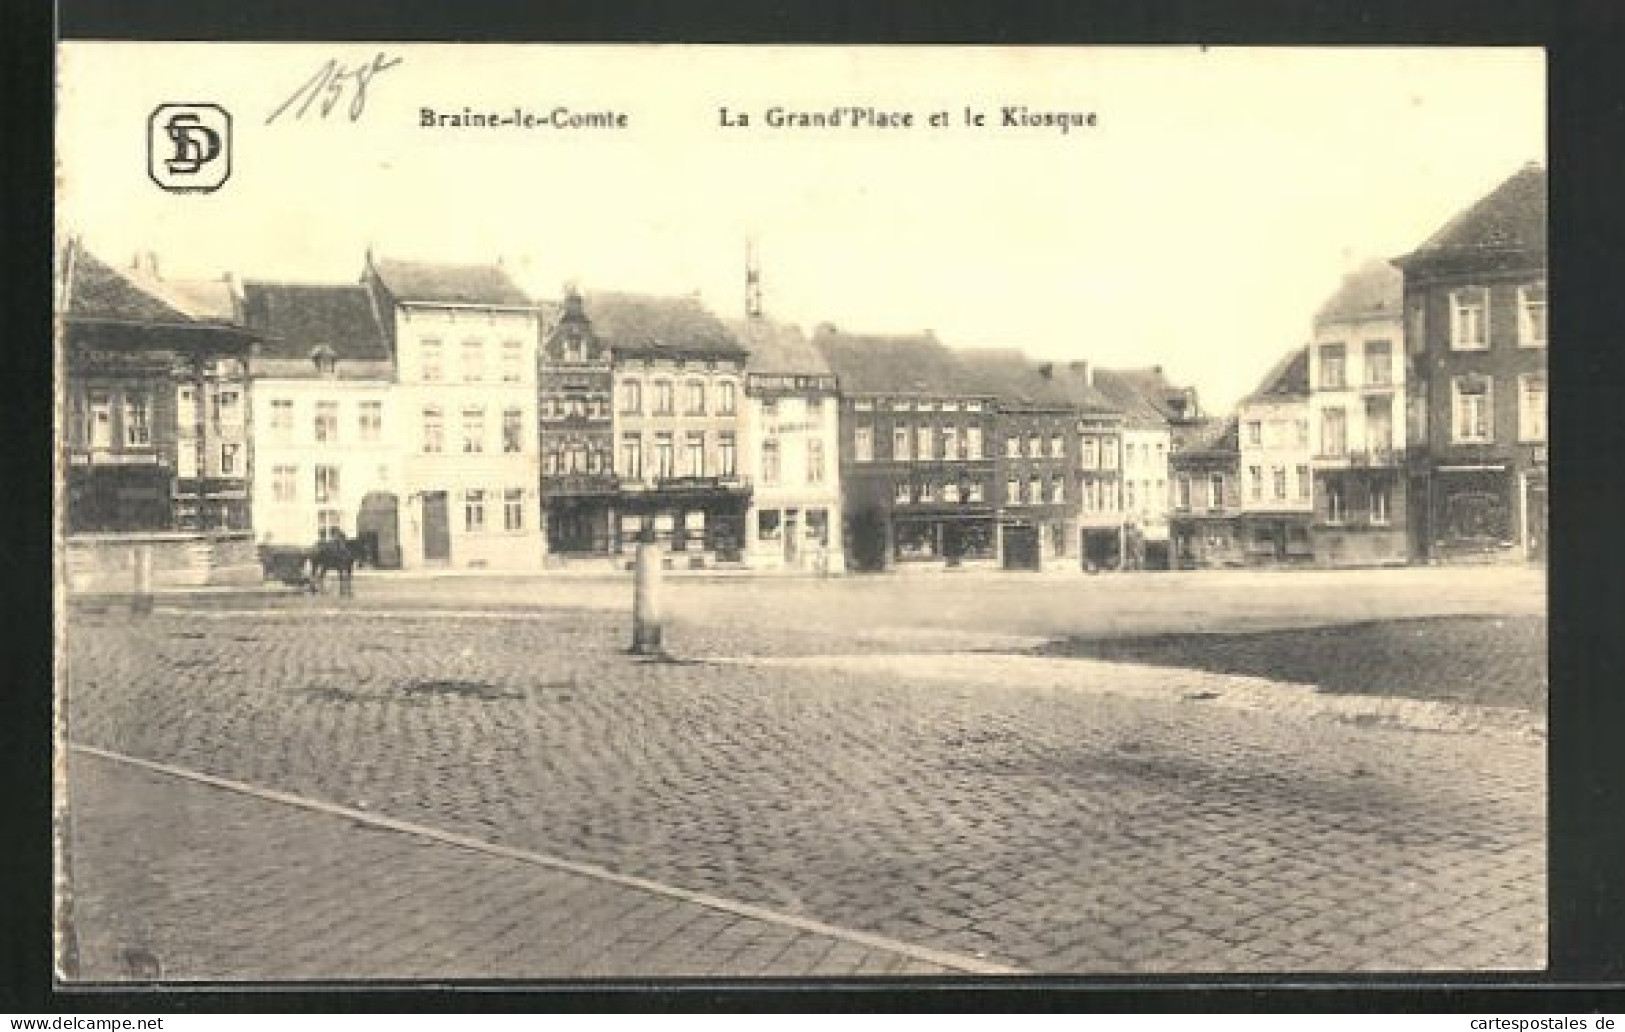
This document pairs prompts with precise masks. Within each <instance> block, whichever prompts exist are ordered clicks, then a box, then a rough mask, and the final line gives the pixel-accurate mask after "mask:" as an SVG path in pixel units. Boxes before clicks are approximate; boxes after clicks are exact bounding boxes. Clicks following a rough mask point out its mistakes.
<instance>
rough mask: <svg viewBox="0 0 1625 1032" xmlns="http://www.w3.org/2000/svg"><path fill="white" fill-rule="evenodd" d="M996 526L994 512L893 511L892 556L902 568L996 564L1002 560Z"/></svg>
mask: <svg viewBox="0 0 1625 1032" xmlns="http://www.w3.org/2000/svg"><path fill="white" fill-rule="evenodd" d="M995 527H996V525H995V523H994V520H993V516H992V514H991V513H988V514H987V515H966V514H960V513H910V514H908V515H903V514H900V513H897V514H893V516H892V559H893V561H894V562H895V563H896V564H897V565H898V567H899V568H903V567H905V566H916V567H918V566H923V565H927V564H940V565H942V566H946V567H949V568H955V567H963V566H992V565H994V564H995V563H997V561H998V540H997V537H996V530H995Z"/></svg>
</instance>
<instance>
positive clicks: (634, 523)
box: [611, 478, 750, 569]
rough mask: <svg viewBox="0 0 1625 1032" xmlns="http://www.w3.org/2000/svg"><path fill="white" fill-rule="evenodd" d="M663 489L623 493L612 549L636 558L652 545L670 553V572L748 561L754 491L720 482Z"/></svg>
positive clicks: (616, 514) (618, 502)
mask: <svg viewBox="0 0 1625 1032" xmlns="http://www.w3.org/2000/svg"><path fill="white" fill-rule="evenodd" d="M694 479H695V482H694V483H673V484H669V485H666V484H663V485H662V486H661V487H658V488H655V489H653V490H648V491H623V492H622V494H621V495H620V497H619V499H618V501H617V504H616V507H615V519H614V522H613V530H614V533H613V535H612V541H611V546H612V548H613V551H614V552H615V554H616V555H621V556H625V557H627V561H628V562H629V563H630V561H631V556H632V555H633V553H634V551H635V550H636V548H637V545H638V543H639V542H641V541H645V540H651V541H653V542H655V543H656V544H658V545H659V546H660V547H661V550H662V551H663V552H665V553H666V566H667V567H668V568H679V567H683V568H688V569H706V568H710V567H715V566H732V565H738V564H740V563H741V562H742V561H743V559H744V546H745V532H746V526H745V523H746V521H745V514H746V511H747V509H748V507H749V504H750V489H749V488H748V487H736V486H730V485H727V484H725V483H723V482H722V481H720V480H718V479H716V478H709V479H707V480H705V481H704V482H699V478H694Z"/></svg>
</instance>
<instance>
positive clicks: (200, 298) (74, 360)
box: [56, 239, 258, 592]
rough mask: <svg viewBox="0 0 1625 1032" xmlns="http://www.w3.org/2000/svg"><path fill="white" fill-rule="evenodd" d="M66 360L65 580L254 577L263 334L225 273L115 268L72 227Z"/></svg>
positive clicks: (111, 584) (84, 588) (148, 263)
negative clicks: (258, 368)
mask: <svg viewBox="0 0 1625 1032" xmlns="http://www.w3.org/2000/svg"><path fill="white" fill-rule="evenodd" d="M57 291H58V295H57V298H56V302H57V304H56V308H57V312H58V313H59V316H60V326H61V342H62V354H63V363H64V368H65V372H66V376H65V378H64V388H65V392H66V397H65V399H64V401H65V406H64V409H63V414H64V416H65V421H64V423H63V425H61V426H60V427H59V429H58V434H57V444H58V458H59V465H60V469H61V479H62V481H63V482H64V485H65V488H66V495H67V497H66V500H65V501H66V505H65V519H64V530H65V532H66V542H65V545H66V547H65V550H64V554H65V563H66V567H65V570H64V571H63V573H64V575H65V576H66V578H67V587H68V588H69V589H70V590H74V591H81V592H96V591H103V590H126V589H127V587H128V585H129V578H130V577H131V575H132V572H131V571H132V569H133V567H134V565H135V561H136V555H137V553H138V551H146V552H147V553H148V554H150V555H151V559H152V567H151V569H152V576H153V581H154V583H157V584H175V585H186V584H190V585H196V584H209V583H237V582H241V581H245V580H248V581H251V580H255V579H257V578H258V566H257V564H256V563H255V560H254V551H253V537H252V533H251V531H250V529H249V528H250V525H251V508H250V480H251V476H252V456H251V427H250V419H249V413H250V405H249V370H248V362H249V360H250V357H251V355H252V353H253V350H254V346H255V343H256V340H257V334H256V332H255V331H254V330H252V329H251V328H249V327H248V326H246V325H244V323H243V321H242V319H241V317H240V314H239V313H238V311H237V308H236V304H235V302H234V297H233V291H232V289H231V285H230V283H229V282H228V281H227V280H225V279H224V278H222V279H219V280H166V279H164V278H163V277H162V276H161V274H160V271H159V268H158V263H157V259H156V258H155V257H153V256H151V255H145V256H142V257H140V258H138V259H137V261H136V262H134V263H133V264H131V265H129V266H127V267H115V266H114V265H112V264H110V263H109V262H107V261H104V260H103V259H101V258H99V257H98V256H96V255H95V254H93V253H91V252H90V251H89V250H88V249H86V248H85V247H84V246H83V245H82V243H81V242H80V241H79V240H77V239H73V240H69V241H67V242H66V243H65V245H64V246H63V248H62V249H61V251H60V253H59V256H58V263H57Z"/></svg>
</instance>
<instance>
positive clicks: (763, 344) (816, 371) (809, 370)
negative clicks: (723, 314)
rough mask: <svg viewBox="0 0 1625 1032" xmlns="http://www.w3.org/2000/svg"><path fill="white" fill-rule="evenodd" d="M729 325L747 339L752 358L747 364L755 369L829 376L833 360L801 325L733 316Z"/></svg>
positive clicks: (788, 374)
mask: <svg viewBox="0 0 1625 1032" xmlns="http://www.w3.org/2000/svg"><path fill="white" fill-rule="evenodd" d="M728 328H729V329H731V330H732V331H733V332H734V334H735V335H736V336H737V337H738V338H739V339H740V340H741V341H744V343H745V347H746V349H747V350H748V351H749V352H750V358H748V359H747V360H746V361H745V368H746V369H748V370H749V371H750V372H753V373H765V374H770V375H783V376H829V375H831V373H830V368H829V362H828V361H826V360H825V358H824V355H823V353H822V352H820V351H819V350H818V349H817V348H815V347H813V346H812V341H810V340H808V339H807V335H806V334H805V333H803V332H801V327H799V326H795V325H792V324H790V323H780V322H773V321H772V320H769V319H738V320H730V321H729V322H728Z"/></svg>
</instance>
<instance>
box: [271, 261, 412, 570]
mask: <svg viewBox="0 0 1625 1032" xmlns="http://www.w3.org/2000/svg"><path fill="white" fill-rule="evenodd" d="M241 306H242V312H243V318H244V320H245V321H246V322H247V323H248V325H249V326H251V327H253V328H254V330H255V331H256V332H258V333H259V334H260V335H261V344H260V347H259V348H258V350H257V351H256V353H255V355H254V357H253V359H252V360H251V372H252V374H253V382H254V401H253V412H252V417H253V423H254V427H255V448H254V531H255V534H256V535H257V537H258V540H259V546H260V548H261V549H262V550H268V549H276V548H304V547H307V546H309V545H310V544H311V543H312V542H315V541H318V540H321V539H323V538H325V537H327V535H328V534H329V533H330V532H332V531H335V530H336V531H342V532H343V533H344V535H345V536H346V537H348V538H350V539H351V540H354V541H356V542H358V543H359V545H360V548H361V552H362V555H363V557H364V559H365V561H367V562H368V563H369V564H371V565H373V566H376V567H378V568H382V569H398V568H399V567H400V566H401V562H402V555H401V511H400V509H401V505H400V490H401V479H400V478H401V474H402V468H401V458H402V457H401V455H400V454H399V451H398V442H399V440H400V438H401V436H402V435H403V433H404V431H405V427H404V426H402V423H401V412H400V411H398V409H397V408H396V405H395V392H394V390H393V386H394V380H395V368H394V362H393V361H392V359H391V355H390V349H389V341H388V336H387V334H386V333H385V330H384V326H383V323H382V322H381V320H380V313H379V309H378V307H377V305H376V304H375V299H374V296H373V294H372V293H371V292H370V291H369V290H368V289H367V288H366V287H365V286H363V285H361V284H359V283H348V284H344V283H340V284H314V283H279V282H262V281H255V280H248V281H245V282H244V283H243V284H242V288H241Z"/></svg>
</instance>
